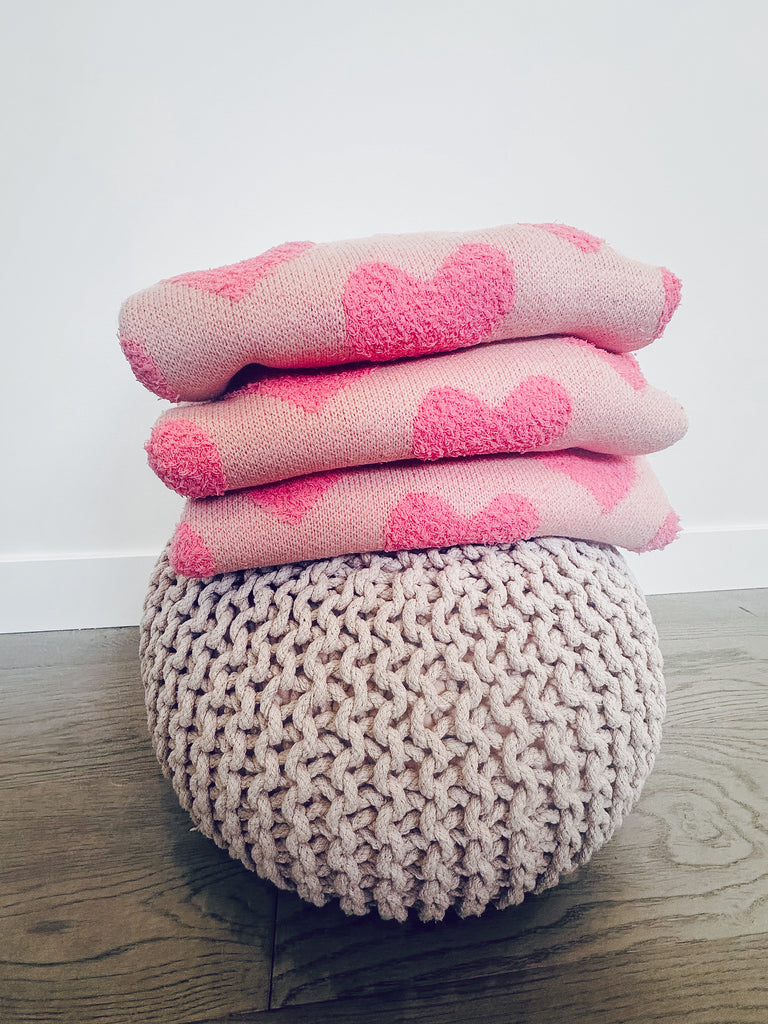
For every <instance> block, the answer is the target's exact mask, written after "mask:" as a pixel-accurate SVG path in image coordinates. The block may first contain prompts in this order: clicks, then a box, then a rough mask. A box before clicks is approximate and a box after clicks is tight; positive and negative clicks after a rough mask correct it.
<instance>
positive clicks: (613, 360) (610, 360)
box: [563, 338, 648, 391]
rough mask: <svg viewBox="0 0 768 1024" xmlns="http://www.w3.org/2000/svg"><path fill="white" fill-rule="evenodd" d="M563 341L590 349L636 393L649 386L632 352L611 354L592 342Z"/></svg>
mask: <svg viewBox="0 0 768 1024" xmlns="http://www.w3.org/2000/svg"><path fill="white" fill-rule="evenodd" d="M563 341H567V342H568V344H569V345H578V346H579V347H580V348H588V349H589V350H590V351H591V352H592V354H593V355H594V356H595V357H596V358H597V359H602V361H603V362H604V363H607V364H608V365H609V366H610V367H611V368H612V369H613V370H615V371H616V373H618V375H619V376H620V377H623V378H624V380H625V381H626V382H627V384H629V386H630V387H631V388H634V390H635V391H642V390H643V388H646V387H647V386H648V382H647V381H646V379H645V377H644V376H643V371H642V370H641V369H640V364H639V363H638V361H637V359H636V358H635V357H634V356H633V355H632V353H631V352H609V351H608V350H607V349H605V348H598V346H597V345H593V344H592V342H590V341H585V340H584V338H563Z"/></svg>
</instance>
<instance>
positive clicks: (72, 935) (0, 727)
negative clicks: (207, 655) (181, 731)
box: [0, 629, 275, 1024]
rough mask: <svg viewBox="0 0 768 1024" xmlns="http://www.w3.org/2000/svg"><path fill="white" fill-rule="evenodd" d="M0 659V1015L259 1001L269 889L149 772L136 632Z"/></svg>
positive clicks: (87, 634) (30, 641)
mask: <svg viewBox="0 0 768 1024" xmlns="http://www.w3.org/2000/svg"><path fill="white" fill-rule="evenodd" d="M0 664H2V665H3V671H2V684H1V685H2V696H3V714H2V716H0V779H1V780H2V782H1V783H0V858H1V860H0V865H1V867H0V880H1V884H0V936H2V938H0V1021H2V1022H3V1024H5V1022H11V1021H13V1022H16V1021H18V1022H24V1024H33V1022H46V1024H48V1022H65V1021H66V1022H72V1024H86V1022H91V1021H99V1022H103V1024H113V1022H114V1024H122V1022H126V1021H143V1022H147V1024H150V1022H158V1024H159V1022H163V1024H176V1022H178V1024H183V1022H184V1024H185V1022H192V1021H204V1020H207V1019H209V1018H211V1017H213V1016H215V1015H219V1014H222V1013H230V1012H232V1011H233V1010H239V1009H258V1008H264V1007H266V1006H267V1005H268V995H269V982H270V965H271V960H272V942H273V927H274V909H275V894H274V892H273V890H272V888H271V887H270V886H269V885H267V884H265V883H262V882H261V881H260V880H259V879H256V878H253V877H251V876H250V875H249V874H248V873H247V872H245V871H244V870H242V869H241V868H240V867H239V866H238V865H237V864H235V863H234V862H233V861H231V860H230V859H229V857H228V856H227V855H226V853H224V852H222V851H221V850H219V849H218V848H217V847H216V846H214V845H213V844H212V843H210V842H209V841H208V840H206V839H205V838H203V837H202V836H201V835H199V834H198V833H196V832H191V831H190V827H191V823H190V821H189V818H188V817H187V815H186V814H185V813H184V812H183V811H182V810H181V808H180V807H179V805H178V802H177V801H176V798H175V796H174V794H173V791H172V790H171V788H170V785H169V784H168V783H167V782H166V781H165V779H164V778H163V777H162V776H161V775H160V771H159V768H158V765H157V762H156V761H155V758H154V754H153V753H152V749H151V746H150V743H149V738H148V734H147V725H146V715H145V712H144V704H143V698H142V693H141V686H140V682H139V676H138V664H137V632H136V630H135V629H122V630H84V631H81V632H67V633H42V634H32V635H12V636H4V637H0Z"/></svg>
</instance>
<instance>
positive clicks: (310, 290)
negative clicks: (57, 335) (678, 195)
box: [120, 224, 686, 576]
mask: <svg viewBox="0 0 768 1024" xmlns="http://www.w3.org/2000/svg"><path fill="white" fill-rule="evenodd" d="M679 298H680V283H679V281H678V280H677V278H676V277H675V276H674V275H673V274H672V273H670V272H669V271H668V270H666V269H663V268H659V267H653V266H648V265H645V264H642V263H637V262H634V261H632V260H629V259H626V258H625V257H624V256H621V255H619V254H618V253H617V252H615V251H614V250H613V249H611V248H610V247H609V246H608V245H607V244H606V243H605V242H603V241H602V240H601V239H599V238H595V237H594V236H592V235H588V234H586V233H585V232H583V231H579V230H576V229H575V228H570V227H566V226H564V225H561V224H516V225H512V226H509V225H508V226H504V227H498V228H492V229H488V230H481V231H471V232H465V233H461V234H449V233H439V234H438V233H434V234H418V235H377V236H374V237H373V238H368V239H361V240H356V241H346V242H337V243H331V244H313V243H311V242H292V243H289V244H286V245H282V246H278V247H277V248H275V249H271V250H270V251H269V252H266V253H264V254H263V255H261V256H257V257H255V258H254V259H249V260H245V261H244V262H242V263H236V264H233V265H231V266H226V267H220V268H218V269H215V270H205V271H200V272H194V273H187V274H181V275H180V276H178V277H173V278H170V279H169V280H167V281H163V282H161V283H160V284H157V285H155V286H153V287H152V288H149V289H147V290H145V291H142V292H139V293H138V294H136V295H134V296H132V297H131V298H130V299H128V300H127V302H126V303H125V304H124V306H123V309H122V312H121V317H120V340H121V345H122V348H123V351H124V353H125V355H126V356H127V358H128V360H129V361H130V363H131V366H132V368H133V371H134V373H135V375H136V377H137V378H138V379H139V381H141V383H142V384H144V385H146V386H147V387H148V388H150V390H152V391H154V392H155V393H156V394H157V395H160V396H161V397H163V398H166V399H169V400H170V401H172V402H175V403H181V404H178V405H176V406H174V407H173V408H171V409H169V410H167V411H166V412H164V413H163V414H162V415H161V417H160V419H159V420H158V422H157V424H156V426H155V428H154V430H153V432H152V436H151V438H150V440H149V442H148V444H147V451H148V454H149V462H150V465H151V467H152V469H153V470H154V471H155V473H156V474H157V475H158V476H159V477H160V478H161V479H162V480H163V481H164V482H165V483H166V484H167V485H168V486H169V487H171V488H173V489H174V490H176V491H178V492H179V493H180V494H182V495H185V496H186V497H187V498H188V501H187V504H186V507H185V510H184V513H183V517H182V520H181V523H180V524H179V526H178V527H177V529H176V532H175V535H174V537H173V541H172V544H171V548H170V559H171V564H172V566H173V568H174V569H175V570H176V572H178V573H179V574H181V575H185V576H211V575H213V574H215V573H220V572H228V571H231V570H238V569H247V568H256V567H260V566H266V565H275V564H281V563H287V562H296V561H303V560H307V559H319V558H326V557H331V556H336V555H343V554H350V553H356V552H369V551H396V550H403V549H419V548H422V549H423V548H443V547H448V546H452V545H457V544H506V543H512V542H515V541H518V540H521V539H524V538H532V537H541V536H565V537H572V538H577V539H583V540H591V541H598V542H604V543H607V544H612V545H618V546H621V547H624V548H629V549H631V550H635V551H646V550H650V549H654V548H660V547H663V546H664V545H666V544H668V543H669V542H670V541H671V540H673V539H674V537H675V536H676V535H677V532H678V519H677V516H676V515H675V513H674V512H673V511H672V509H671V508H670V506H669V503H668V501H667V499H666V497H665V495H664V493H663V491H662V489H661V487H660V485H659V483H658V482H657V480H656V477H655V476H654V474H653V472H652V470H651V468H650V467H649V465H648V463H647V461H646V460H645V459H644V458H643V456H644V455H645V454H647V453H649V452H654V451H658V450H659V449H662V448H665V447H667V446H668V445H670V444H672V443H673V442H675V441H677V440H678V439H679V438H680V437H682V435H683V434H684V433H685V430H686V418H685V414H684V412H683V410H682V408H681V407H680V405H679V404H678V403H677V402H676V401H675V400H673V399H672V398H670V397H669V396H668V395H666V394H664V393H663V392H661V391H658V390H656V389H655V388H653V387H651V386H650V385H648V384H647V383H646V381H645V378H644V377H643V374H642V372H641V371H640V368H639V366H638V364H637V362H636V360H635V358H634V356H632V355H631V354H630V353H631V352H632V351H633V350H636V349H640V348H642V347H644V346H646V345H648V344H650V343H651V342H652V341H654V340H655V339H656V338H658V337H659V336H660V335H661V333H662V331H663V330H664V328H665V326H666V324H667V322H668V321H669V319H670V317H671V315H672V313H673V312H674V310H675V308H676V306H677V304H678V302H679Z"/></svg>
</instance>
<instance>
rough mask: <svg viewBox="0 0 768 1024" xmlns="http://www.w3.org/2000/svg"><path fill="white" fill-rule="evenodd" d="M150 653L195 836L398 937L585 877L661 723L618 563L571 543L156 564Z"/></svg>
mask: <svg viewBox="0 0 768 1024" xmlns="http://www.w3.org/2000/svg"><path fill="white" fill-rule="evenodd" d="M141 658H142V675H143V679H144V685H145V691H146V702H147V710H148V714H149V724H150V731H151V733H152V736H153V739H154V746H155V752H156V754H157V757H158V759H159V761H160V763H161V765H162V768H163V771H164V772H165V773H166V774H167V775H170V777H171V779H172V780H173V785H174V788H175V790H176V793H177V795H178V797H179V799H180V801H181V804H182V806H183V807H184V808H185V809H187V810H188V811H189V812H190V814H191V816H192V818H193V820H194V822H195V823H196V825H197V826H198V827H199V828H200V830H201V831H202V832H203V833H204V834H205V835H207V836H209V837H210V838H211V839H213V840H214V841H215V842H216V843H217V844H218V845H219V846H221V847H224V848H226V849H227V850H228V851H229V853H230V854H231V856H233V857H236V858H239V859H240V860H241V861H242V862H243V863H244V864H245V865H246V867H248V868H250V869H252V870H255V871H256V872H257V873H258V874H259V875H261V876H262V877H263V878H267V879H270V880H271V881H272V882H274V883H275V884H276V885H278V886H280V887H281V888H284V889H295V890H296V891H297V892H298V893H299V895H300V896H302V897H303V898H304V899H306V900H309V901H311V902H312V903H314V904H317V905H322V904H324V903H325V902H326V901H327V900H328V899H329V898H332V897H336V898H338V899H339V900H340V903H341V907H342V908H343V910H344V911H346V912H347V913H350V914H364V913H366V912H367V911H369V910H370V909H371V908H376V909H377V910H378V912H379V913H380V914H381V916H382V917H384V918H395V919H397V920H404V919H405V918H406V916H407V913H408V910H409V908H414V910H415V911H416V912H417V913H418V915H419V917H421V919H422V920H440V919H441V918H442V917H443V916H444V914H445V912H446V910H447V909H448V908H449V907H452V906H453V907H454V908H455V909H456V911H457V912H458V913H459V914H460V915H462V916H464V915H469V914H479V913H481V912H482V911H483V910H484V909H485V908H486V907H487V906H489V905H493V906H496V907H507V906H509V905H511V904H514V903H519V902H520V901H521V900H522V899H523V897H524V895H525V894H526V893H528V892H540V891H542V890H544V889H547V888H548V887H550V886H552V885H555V884H556V883H557V881H558V879H559V878H560V876H561V875H562V874H564V873H567V872H570V871H572V870H573V869H574V868H575V867H576V866H578V865H580V864H583V863H584V862H585V861H587V860H588V859H589V857H590V856H591V855H592V853H593V852H594V851H595V850H596V849H598V848H599V847H600V846H602V844H603V843H605V842H606V840H607V839H609V838H610V836H611V834H612V833H613V831H614V829H615V828H616V826H617V825H618V824H619V823H620V821H621V819H622V817H623V815H624V814H626V812H627V811H628V810H629V809H630V808H631V807H632V805H633V804H634V802H635V800H636V799H637V797H638V795H639V792H640V789H641V787H642V785H643V782H644V781H645V779H646V778H647V776H648V774H649V772H650V770H651V767H652V765H653V761H654V758H655V755H656V753H657V751H658V749H659V743H660V739H661V723H662V719H663V716H664V710H665V690H664V680H663V677H662V674H661V668H662V662H661V655H660V652H659V648H658V642H657V636H656V631H655V629H654V626H653V623H652V621H651V617H650V613H649V611H648V607H647V605H646V603H645V601H644V599H643V597H642V594H641V593H640V592H639V590H638V587H637V584H636V583H635V582H634V580H633V578H632V575H631V574H630V572H629V570H628V568H627V566H626V564H625V562H624V560H623V558H622V557H621V555H620V554H619V553H618V552H617V551H616V550H615V549H613V548H610V547H607V546H603V545H597V544H588V543H586V542H574V541H570V540H563V539H559V538H557V539H554V538H547V539H543V540H539V541H526V542H522V543H518V544H516V545H512V546H509V545H503V546H493V547H481V546H465V547H456V548H451V549H449V550H444V551H441V552H438V551H430V552H401V553H399V554H396V555H353V556H347V557H344V558H335V559H332V560H328V561H322V562H305V563H298V564H295V565H285V566H281V567H277V568H274V567H273V568H270V569H256V570H250V571H245V572H233V573H227V574H224V575H220V576H214V577H212V578H209V579H203V580H200V579H190V578H186V577H179V576H177V575H176V574H175V573H174V572H173V570H172V569H171V568H170V566H169V564H168V560H167V557H166V555H165V554H164V555H163V556H162V557H161V558H160V561H159V562H158V564H157V566H156V569H155V572H154V574H153V576H152V580H151V583H150V589H149V593H148V595H147V598H146V604H145V614H144V618H143V622H142V630H141Z"/></svg>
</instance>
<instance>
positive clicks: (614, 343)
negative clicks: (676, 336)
mask: <svg viewBox="0 0 768 1024" xmlns="http://www.w3.org/2000/svg"><path fill="white" fill-rule="evenodd" d="M679 294H680V293H679V282H678V281H677V279H676V278H675V277H674V275H672V274H671V273H670V272H669V271H667V270H664V269H663V268H661V267H653V266H649V265H646V264H643V263H638V262H635V261H633V260H629V259H627V258H626V257H624V256H621V255H620V254H619V253H617V252H615V251H614V250H613V249H611V248H610V247H609V246H608V245H607V244H605V243H604V242H602V240H601V239H598V238H595V237H594V236H592V235H588V234H586V233H585V232H582V231H578V230H577V229H575V228H569V227H566V226H564V225H552V224H544V225H535V224H517V225H506V226H502V227H497V228H489V229H485V230H479V231H469V232H464V233H432V234H417V235H376V236H374V237H372V238H367V239H359V240H354V241H345V242H335V243H327V244H321V245H313V244H311V243H309V242H295V243H288V244H286V245H284V246H278V247H277V248H276V249H274V250H270V251H269V252H268V253H265V254H263V255H262V256H259V257H255V258H253V259H250V260H245V261H243V263H241V264H233V265H231V266H226V267H220V268H217V269H214V270H206V271H198V272H193V273H190V274H182V275H178V276H176V277H173V278H171V279H169V280H167V281H163V282H160V283H159V284H156V285H154V286H153V287H151V288H148V289H146V290H144V291H142V292H139V293H137V294H136V295H133V296H132V297H131V298H129V299H128V300H127V301H126V302H125V303H124V305H123V308H122V311H121V314H120V338H121V344H122V347H123V351H124V352H125V354H126V356H127V358H128V359H129V361H130V362H131V364H132V366H133V368H134V372H135V373H136V376H137V378H138V379H139V380H140V381H141V382H142V383H143V384H144V385H145V386H147V387H148V388H150V389H151V390H154V391H155V392H156V393H157V394H160V395H161V396H162V397H165V398H171V399H173V400H177V401H178V400H191V401H197V400H202V399H208V398H212V397H215V396H216V395H219V394H221V393H222V392H223V391H224V389H225V387H226V385H227V383H228V382H229V381H230V379H231V378H232V377H233V376H234V375H235V374H236V373H237V372H238V371H239V370H240V369H242V368H243V367H244V366H246V365H247V364H249V363H261V364H263V365H266V366H273V367H280V368H291V367H313V366H332V365H337V364H342V363H350V362H357V361H360V360H371V361H381V360H390V359H395V358H399V357H401V356H417V355H423V354H427V353H436V352H445V351H452V350H456V349H460V348H467V347H469V346H472V345H476V344H478V343H481V342H486V341H497V340H501V339H510V338H530V337H536V336H539V335H546V334H573V335H577V336H578V337H581V338H584V339H586V340H588V341H591V342H593V343H594V344H596V345H599V346H601V347H603V348H605V349H606V350H609V351H615V352H628V351H631V350H634V349H639V348H642V347H643V346H644V345H647V344H649V343H650V342H651V341H652V340H653V339H654V338H655V337H657V336H658V334H659V333H660V332H661V330H663V327H664V326H665V324H666V323H667V321H668V320H669V317H670V316H671V315H672V312H673V311H674V308H675V306H676V305H677V302H678V300H679Z"/></svg>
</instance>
